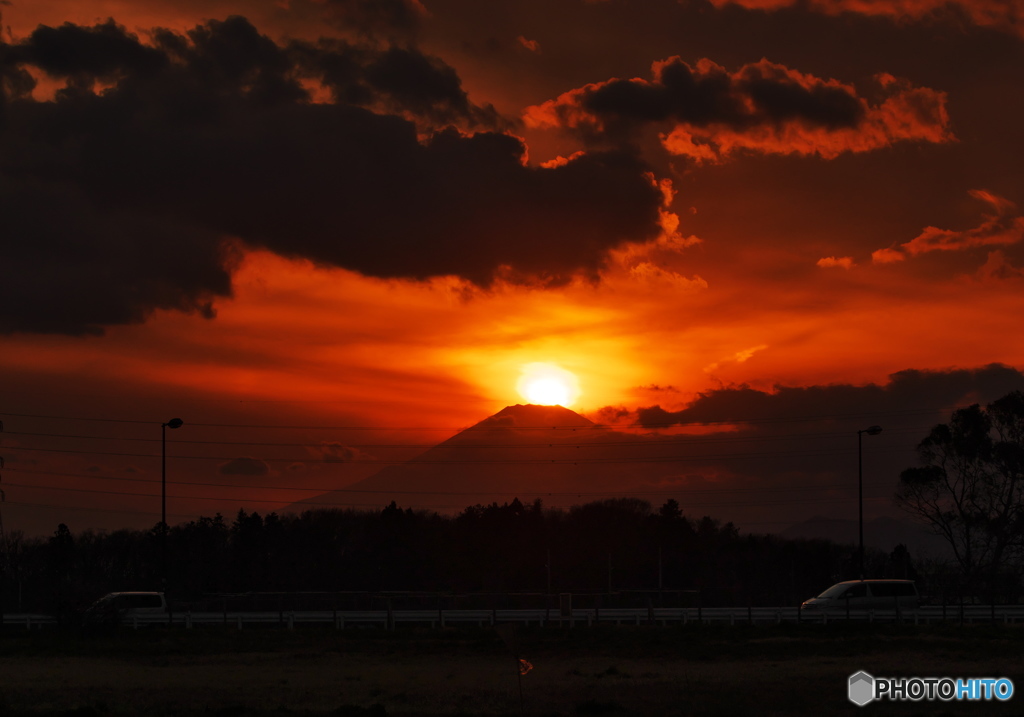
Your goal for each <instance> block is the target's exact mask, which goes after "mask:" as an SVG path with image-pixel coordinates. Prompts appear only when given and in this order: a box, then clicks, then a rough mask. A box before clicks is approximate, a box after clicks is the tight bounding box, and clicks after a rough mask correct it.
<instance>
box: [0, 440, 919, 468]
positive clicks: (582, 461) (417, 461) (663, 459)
mask: <svg viewBox="0 0 1024 717" xmlns="http://www.w3.org/2000/svg"><path fill="white" fill-rule="evenodd" d="M556 445H557V444H556ZM614 446H615V444H608V447H614ZM7 448H9V449H10V450H15V451H32V452H39V453H70V454H75V455H89V456H114V457H120V458H159V457H160V456H159V454H153V453H120V452H115V451H84V450H71V449H66V448H29V447H24V446H7ZM909 450H911V449H907V448H897V449H892V448H890V449H885V448H881V449H876V450H874V451H873V453H906V452H908V451H909ZM830 455H835V451H834V450H826V449H819V450H816V451H774V452H761V453H728V454H721V453H719V454H701V455H696V456H651V457H640V458H549V459H545V458H524V459H519V460H513V459H493V458H492V459H487V458H481V459H458V460H456V459H451V460H447V459H433V458H431V459H422V458H407V459H391V460H388V459H382V458H372V459H368V460H360V461H353V460H348V461H340V460H337V459H330V458H309V457H298V458H271V457H256V456H244V457H246V458H251V459H252V460H260V461H263V462H265V463H314V464H316V463H326V464H345V465H385V466H391V465H600V464H612V463H615V464H619V463H687V462H693V461H703V460H722V459H735V458H775V457H780V456H803V457H808V458H809V457H820V456H830ZM173 457H174V458H176V459H179V460H202V461H234V460H238V458H240V456H182V455H176V456H173Z"/></svg>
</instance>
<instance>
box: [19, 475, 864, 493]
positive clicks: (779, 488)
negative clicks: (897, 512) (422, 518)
mask: <svg viewBox="0 0 1024 717" xmlns="http://www.w3.org/2000/svg"><path fill="white" fill-rule="evenodd" d="M12 470H14V471H15V472H18V473H29V474H34V475H47V476H62V477H67V478H90V479H95V480H114V481H127V482H132V483H160V481H159V480H158V479H155V478H130V477H127V476H103V475H96V474H87V473H66V472H58V471H37V470H31V469H24V468H19V469H12ZM167 484H168V485H183V486H192V487H201V488H229V489H233V490H287V491H296V492H298V491H301V492H309V493H316V494H318V495H321V494H324V493H371V494H379V493H387V494H395V495H450V496H456V495H494V496H517V495H519V494H520V493H522V491H489V490H486V489H482V490H477V491H449V490H398V489H391V488H331V487H324V486H317V487H299V486H281V485H238V484H232V483H205V482H197V481H167ZM7 485H12V486H17V487H19V488H36V487H40V488H42V487H47V486H37V485H34V484H32V483H10V482H8V483H7ZM853 488H854V485H853V484H852V483H851V484H850V485H845V484H842V485H840V484H825V485H822V484H820V483H816V484H813V485H772V486H766V487H750V486H748V487H736V488H679V487H673V488H671V489H660V490H641V491H635V490H624V491H587V490H584V491H579V490H571V491H538V492H537V493H536V494H537V495H543V496H551V497H555V496H573V495H577V496H579V495H587V496H632V495H653V496H659V495H666V494H673V495H675V494H680V495H691V494H735V493H775V492H780V493H781V492H790V491H804V492H806V491H830V490H853ZM139 495H142V494H139ZM154 495H157V494H154Z"/></svg>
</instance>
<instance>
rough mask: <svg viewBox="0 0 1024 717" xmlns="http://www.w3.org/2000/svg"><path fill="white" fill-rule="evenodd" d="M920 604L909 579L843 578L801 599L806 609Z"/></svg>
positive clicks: (896, 607)
mask: <svg viewBox="0 0 1024 717" xmlns="http://www.w3.org/2000/svg"><path fill="white" fill-rule="evenodd" d="M920 604H921V598H920V596H919V595H918V594H917V585H915V584H914V581H913V580H847V581H846V582H842V583H836V584H835V585H833V586H832V587H830V588H829V589H828V590H826V591H825V592H823V593H822V594H821V595H819V596H818V597H813V598H811V599H810V600H805V601H804V603H803V604H802V605H801V606H800V609H801V610H803V611H806V612H823V611H828V612H839V611H843V612H845V611H846V610H847V609H850V610H901V611H903V610H914V609H916V608H917V607H918V605H920Z"/></svg>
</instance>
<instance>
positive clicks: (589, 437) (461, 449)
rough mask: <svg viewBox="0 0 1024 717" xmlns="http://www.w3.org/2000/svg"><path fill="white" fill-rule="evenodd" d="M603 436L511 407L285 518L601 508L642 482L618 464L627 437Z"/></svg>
mask: <svg viewBox="0 0 1024 717" xmlns="http://www.w3.org/2000/svg"><path fill="white" fill-rule="evenodd" d="M598 428H603V427H601V426H598V424H595V423H594V422H593V421H591V420H589V419H587V418H585V417H584V416H581V415H580V414H578V413H576V412H575V411H572V410H570V409H568V408H565V407H563V406H541V405H536V404H525V405H521V404H517V405H514V406H506V407H505V408H503V409H501V410H500V411H498V412H497V413H495V414H494V415H492V416H488V417H487V418H485V419H484V420H482V421H480V422H479V423H477V424H475V425H473V426H470V427H469V428H466V429H465V430H462V431H460V432H458V433H457V434H455V435H454V436H452V437H451V438H449V439H448V440H446V441H443V442H442V443H439V444H438V445H436V446H434V447H432V448H430V449H428V450H426V451H424V452H423V453H421V454H420V455H418V456H415V457H414V458H412V459H410V460H409V461H407V462H406V463H402V464H399V465H394V466H388V467H386V468H383V469H381V470H379V471H377V472H375V473H374V474H373V475H370V476H369V477H367V478H364V479H362V480H359V481H357V482H355V483H352V484H350V485H347V486H344V488H342V489H340V490H337V491H331V492H328V493H323V494H321V495H318V496H315V497H312V498H307V499H305V500H303V501H299V502H297V503H293V504H292V505H290V506H288V507H286V508H285V509H284V510H285V511H291V512H301V511H303V510H309V509H310V508H315V507H319V506H325V505H344V504H366V503H371V504H372V503H374V502H378V503H381V504H384V505H386V504H387V503H389V502H390V501H392V500H394V501H396V502H397V503H398V504H399V505H417V506H424V507H428V508H431V509H436V510H438V511H440V512H453V511H458V510H461V509H463V508H465V507H466V506H470V505H475V504H477V503H484V504H487V503H492V502H498V503H504V502H509V501H511V500H512V499H513V498H519V500H520V501H523V502H528V501H531V500H533V499H534V498H541V499H542V500H543V501H544V504H545V505H549V506H562V507H567V506H570V505H576V504H579V503H585V502H589V501H592V500H601V499H602V498H604V497H610V496H609V495H608V493H613V492H616V491H619V492H622V491H627V490H628V489H629V488H630V487H634V486H635V484H636V479H635V476H634V475H633V473H632V471H631V470H630V466H629V464H628V463H622V462H616V461H614V459H615V458H616V457H621V456H622V455H623V453H622V449H621V447H619V446H617V445H616V443H617V440H618V439H621V438H623V437H625V434H617V433H616V432H614V431H611V430H589V429H598ZM617 436H618V439H617ZM350 491H360V492H358V493H353V492H350ZM364 491H365V492H364ZM595 492H598V493H599V492H604V493H605V495H594V493H595ZM554 494H561V495H554ZM651 499H652V502H654V501H655V500H657V496H652V497H651Z"/></svg>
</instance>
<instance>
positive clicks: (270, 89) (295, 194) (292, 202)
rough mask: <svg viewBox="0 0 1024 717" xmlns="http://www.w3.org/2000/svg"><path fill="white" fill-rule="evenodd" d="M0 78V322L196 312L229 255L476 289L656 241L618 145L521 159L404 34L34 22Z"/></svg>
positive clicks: (655, 205)
mask: <svg viewBox="0 0 1024 717" xmlns="http://www.w3.org/2000/svg"><path fill="white" fill-rule="evenodd" d="M400 4H401V5H402V6H403V7H405V6H406V5H409V4H408V3H400ZM352 5H353V7H363V5H362V4H359V3H355V4H352ZM396 7H397V5H396ZM38 80H45V82H44V83H43V84H39V83H38ZM0 81H2V90H3V91H2V94H0V189H2V191H0V210H2V216H3V221H4V224H5V226H4V237H5V238H4V240H3V243H2V245H0V332H5V333H9V332H16V331H22V332H62V333H71V334H80V333H102V331H103V327H105V326H109V325H114V324H122V323H130V322H138V321H141V320H144V319H145V317H146V316H147V315H148V314H149V313H151V312H152V311H153V310H154V309H174V310H181V311H191V312H199V313H202V314H203V315H205V316H213V315H214V308H213V305H214V302H215V301H216V300H217V299H218V298H220V297H226V296H230V295H231V291H232V289H231V273H232V270H233V266H234V263H233V261H234V259H233V257H237V256H238V249H239V247H241V248H245V247H259V248H266V249H269V250H271V251H273V252H276V253H278V254H280V255H282V256H286V257H290V258H304V259H309V260H311V261H313V262H315V263H317V264H319V265H325V266H339V267H344V268H347V269H351V270H355V271H358V272H361V273H363V274H365V275H369V276H374V277H385V278H412V279H423V278H427V277H432V276H439V275H457V276H460V277H462V278H464V279H467V280H469V281H471V282H474V283H476V284H478V285H481V286H486V285H488V284H489V283H490V282H492V281H493V280H494V279H495V277H496V276H501V277H502V278H505V279H509V278H512V279H515V278H523V279H524V280H530V281H536V280H539V281H543V282H548V283H558V282H561V281H566V280H568V278H570V277H571V276H573V275H578V274H580V273H582V274H589V275H596V273H597V271H598V270H599V269H600V268H601V267H602V265H603V262H604V261H605V256H606V252H607V250H608V249H611V248H614V247H617V246H619V245H623V244H625V243H628V242H644V241H649V240H651V239H654V238H656V237H657V236H659V235H660V234H661V233H662V231H663V229H662V224H663V216H662V213H663V208H664V203H665V198H664V194H663V191H662V189H661V188H660V187H659V186H658V185H657V184H656V183H655V182H654V181H653V180H652V179H651V177H650V175H649V172H648V170H647V168H646V167H645V166H644V164H643V163H642V162H641V161H640V160H639V159H637V158H636V157H635V156H633V155H632V154H630V153H626V152H621V151H596V152H589V153H585V154H581V155H578V156H574V157H573V158H571V159H570V160H568V161H566V162H565V163H564V164H561V165H559V166H550V167H531V166H528V165H527V163H526V147H525V145H524V143H523V142H522V140H520V139H519V138H517V137H515V136H513V135H511V134H508V133H506V132H505V131H504V130H503V127H504V126H506V125H507V123H505V122H504V121H503V120H502V118H500V117H499V116H498V114H497V113H496V112H495V111H494V110H493V108H490V107H481V106H477V105H475V104H473V103H472V102H471V101H470V100H469V98H468V96H467V95H466V92H465V91H464V90H463V89H462V86H461V82H460V80H459V77H458V75H457V73H456V72H455V70H454V69H453V68H452V67H450V66H449V65H447V64H445V63H444V62H443V61H441V60H439V59H438V58H435V57H431V56H429V55H426V54H424V53H423V52H421V51H419V50H418V49H416V48H415V47H412V46H396V45H390V46H380V45H377V44H374V45H359V44H352V43H349V42H346V41H343V40H338V39H322V40H320V41H317V42H309V41H298V40H296V41H290V42H287V43H284V44H279V43H277V42H275V41H273V40H271V39H270V38H268V37H267V36H265V35H262V34H260V33H259V32H258V31H257V29H256V28H255V27H253V26H252V24H251V23H249V22H248V21H247V20H246V19H245V18H242V17H231V18H228V19H227V20H223V21H218V20H212V21H208V22H206V23H204V24H202V25H199V26H197V27H195V28H194V29H192V30H190V31H189V32H187V33H184V34H181V33H177V32H172V31H170V30H160V29H157V30H154V31H152V33H151V39H150V40H148V41H145V42H144V41H142V40H141V39H140V38H139V37H138V36H136V35H134V34H132V33H130V32H128V31H127V30H126V29H125V28H124V27H121V26H119V25H117V24H116V23H114V22H113V21H108V22H105V23H102V24H98V25H95V26H92V27H84V26H79V25H73V24H64V25H62V26H60V27H46V26H40V27H39V28H37V29H36V30H35V31H34V32H33V33H32V34H31V35H30V36H28V37H27V38H25V39H23V40H21V41H18V42H15V43H13V44H4V45H0ZM47 88H50V89H49V90H47ZM47 91H51V92H52V98H49V97H46V96H45V95H46V92H47Z"/></svg>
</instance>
